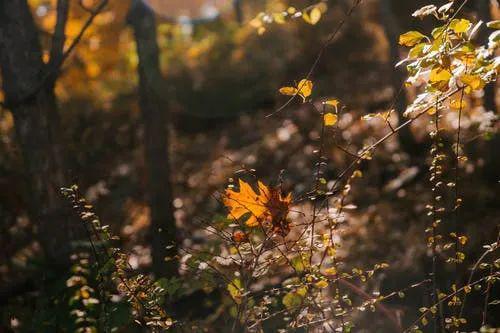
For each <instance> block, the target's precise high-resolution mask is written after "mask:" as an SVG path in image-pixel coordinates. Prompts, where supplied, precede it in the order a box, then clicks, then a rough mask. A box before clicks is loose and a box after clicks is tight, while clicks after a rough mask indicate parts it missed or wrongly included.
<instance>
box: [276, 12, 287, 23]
mask: <svg viewBox="0 0 500 333" xmlns="http://www.w3.org/2000/svg"><path fill="white" fill-rule="evenodd" d="M273 19H274V22H276V23H278V24H284V23H285V16H284V15H283V13H274V14H273Z"/></svg>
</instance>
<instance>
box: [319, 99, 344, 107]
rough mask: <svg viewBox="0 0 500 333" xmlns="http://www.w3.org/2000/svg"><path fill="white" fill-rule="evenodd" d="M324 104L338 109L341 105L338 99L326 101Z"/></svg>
mask: <svg viewBox="0 0 500 333" xmlns="http://www.w3.org/2000/svg"><path fill="white" fill-rule="evenodd" d="M323 104H326V105H330V106H333V107H335V108H336V107H337V106H338V105H339V104H340V102H339V101H338V100H336V99H329V100H327V101H324V102H323Z"/></svg>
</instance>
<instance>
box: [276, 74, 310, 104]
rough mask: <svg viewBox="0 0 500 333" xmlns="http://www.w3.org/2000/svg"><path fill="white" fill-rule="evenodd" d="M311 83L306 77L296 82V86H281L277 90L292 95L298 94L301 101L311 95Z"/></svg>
mask: <svg viewBox="0 0 500 333" xmlns="http://www.w3.org/2000/svg"><path fill="white" fill-rule="evenodd" d="M312 88H313V83H312V82H311V81H309V80H307V79H302V80H300V82H299V83H298V84H297V87H282V88H280V90H279V92H280V93H281V94H283V95H288V96H294V95H299V96H300V97H302V100H303V102H305V101H306V99H307V97H309V96H311V93H312Z"/></svg>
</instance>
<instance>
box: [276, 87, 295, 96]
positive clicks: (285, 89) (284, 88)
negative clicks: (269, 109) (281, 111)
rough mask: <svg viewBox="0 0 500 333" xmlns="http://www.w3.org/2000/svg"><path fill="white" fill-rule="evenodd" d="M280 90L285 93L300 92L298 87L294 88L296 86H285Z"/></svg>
mask: <svg viewBox="0 0 500 333" xmlns="http://www.w3.org/2000/svg"><path fill="white" fill-rule="evenodd" d="M279 92H280V93H281V94H283V95H287V96H293V95H295V94H296V93H297V92H298V90H297V88H294V87H283V88H280V90H279Z"/></svg>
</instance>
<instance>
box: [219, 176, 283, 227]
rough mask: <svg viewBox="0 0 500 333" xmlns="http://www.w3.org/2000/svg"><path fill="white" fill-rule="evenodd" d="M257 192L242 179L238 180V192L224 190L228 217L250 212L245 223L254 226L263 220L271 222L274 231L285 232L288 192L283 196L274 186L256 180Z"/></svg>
mask: <svg viewBox="0 0 500 333" xmlns="http://www.w3.org/2000/svg"><path fill="white" fill-rule="evenodd" d="M257 184H258V189H259V193H258V194H257V193H256V192H255V191H254V190H253V188H252V187H251V186H250V185H249V184H248V183H246V182H244V181H243V180H241V179H240V180H239V192H236V191H234V190H232V189H227V190H226V193H225V194H226V196H225V198H224V204H225V205H226V207H227V208H229V214H228V218H232V219H239V218H240V217H242V216H243V215H245V214H247V213H250V214H251V216H250V217H249V218H248V219H247V220H246V222H245V223H246V225H247V226H249V227H256V226H258V225H259V224H261V223H263V222H266V221H267V222H271V223H272V225H273V227H274V229H275V231H277V232H279V233H280V234H287V233H288V230H289V227H288V222H287V221H286V216H287V215H288V209H289V206H290V203H291V201H292V195H291V193H289V194H288V195H287V196H283V195H282V194H281V192H280V191H279V190H278V189H276V188H269V187H267V186H266V185H264V184H263V183H262V182H261V181H258V183H257Z"/></svg>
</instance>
